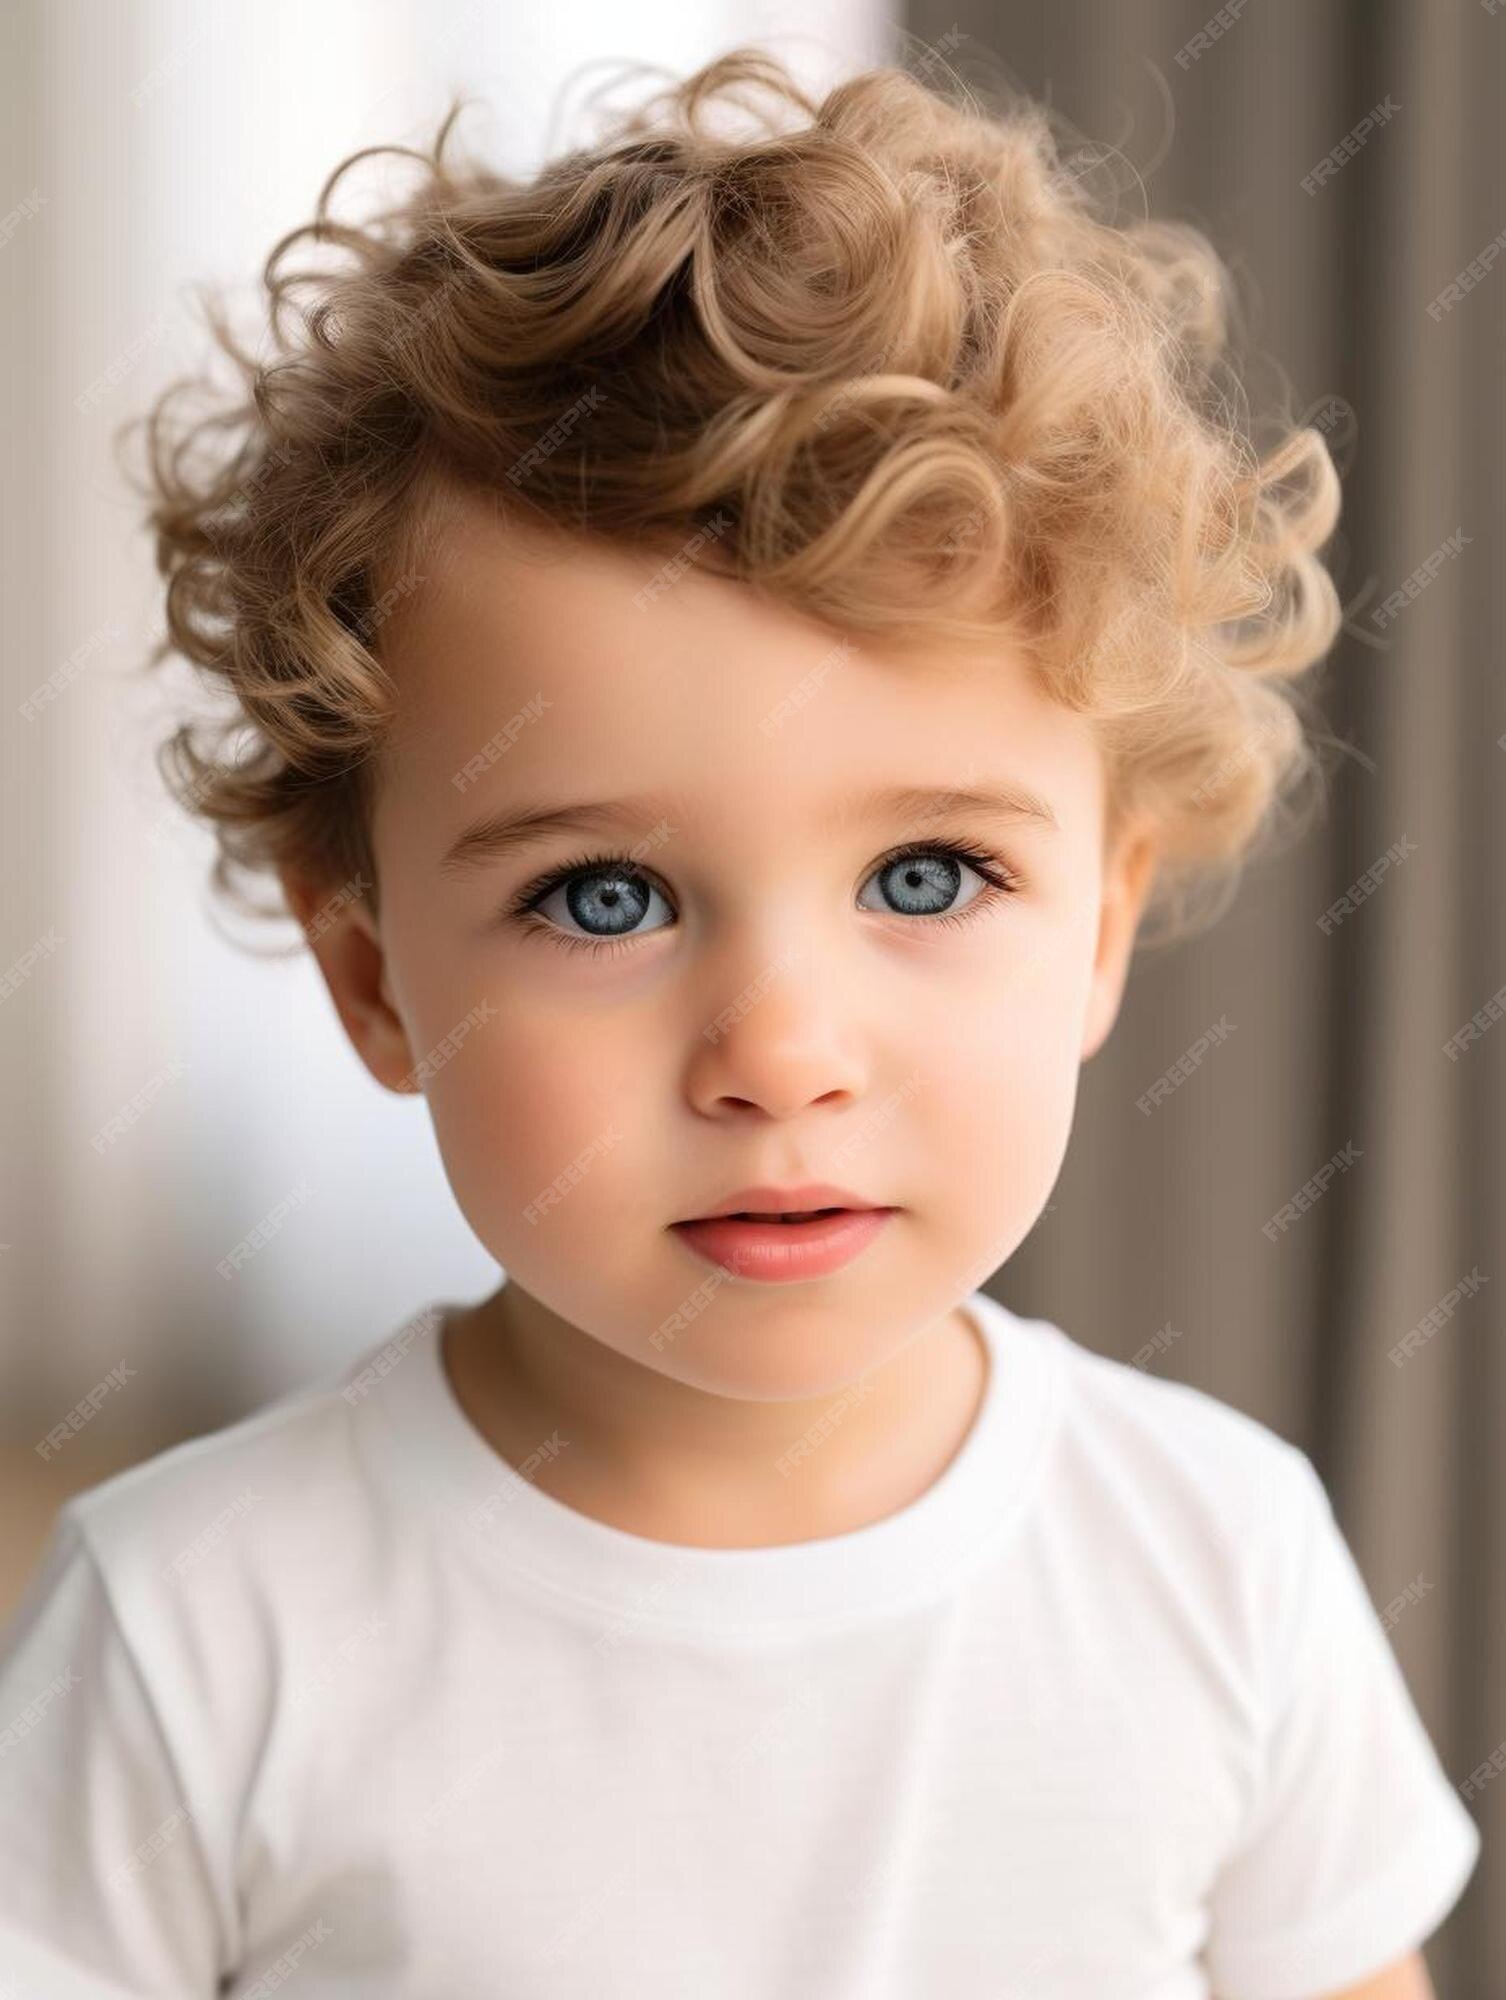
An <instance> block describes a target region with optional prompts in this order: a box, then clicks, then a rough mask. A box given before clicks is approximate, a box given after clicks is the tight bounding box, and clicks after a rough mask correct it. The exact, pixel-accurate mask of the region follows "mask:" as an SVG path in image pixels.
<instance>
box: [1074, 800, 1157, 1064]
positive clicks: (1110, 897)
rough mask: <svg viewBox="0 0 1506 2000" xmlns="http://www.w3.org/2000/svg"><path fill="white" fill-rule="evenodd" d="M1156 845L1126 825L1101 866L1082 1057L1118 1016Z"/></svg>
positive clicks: (1091, 1050) (1094, 1050)
mask: <svg viewBox="0 0 1506 2000" xmlns="http://www.w3.org/2000/svg"><path fill="white" fill-rule="evenodd" d="M1155 863H1156V847H1155V842H1154V841H1153V840H1152V838H1151V836H1150V834H1149V833H1148V832H1145V831H1135V830H1127V831H1126V832H1124V833H1123V834H1122V835H1121V836H1120V838H1119V840H1118V842H1117V843H1116V845H1115V847H1114V850H1113V852H1112V854H1111V855H1110V856H1109V859H1108V862H1107V864H1106V866H1105V869H1104V886H1103V904H1102V909H1101V912H1100V916H1099V924H1098V945H1097V949H1096V951H1095V952H1094V955H1093V982H1092V986H1091V988H1090V990H1089V994H1088V1007H1087V1013H1086V1016H1085V1017H1084V1020H1083V1039H1082V1061H1083V1062H1088V1061H1090V1060H1091V1058H1092V1057H1094V1056H1095V1055H1097V1053H1098V1051H1099V1050H1100V1049H1101V1048H1102V1047H1103V1045H1104V1043H1105V1042H1106V1041H1107V1040H1108V1038H1109V1032H1110V1030H1111V1029H1112V1028H1113V1025H1114V1023H1115V1021H1116V1020H1117V1019H1118V1018H1119V1003H1120V1001H1121V1000H1122V998H1123V997H1124V986H1125V981H1126V980H1127V979H1128V977H1129V967H1130V955H1131V953H1132V952H1133V950H1134V946H1135V933H1136V932H1137V930H1138V929H1139V926H1140V914H1141V911H1142V910H1143V909H1144V907H1145V899H1146V897H1147V895H1148V894H1149V893H1150V887H1151V883H1152V881H1153V880H1154V878H1155Z"/></svg>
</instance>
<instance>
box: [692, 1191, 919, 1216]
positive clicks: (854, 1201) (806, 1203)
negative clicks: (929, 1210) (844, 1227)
mask: <svg viewBox="0 0 1506 2000" xmlns="http://www.w3.org/2000/svg"><path fill="white" fill-rule="evenodd" d="M882 1206H883V1204H882V1203H881V1202H872V1201H869V1200H867V1199H866V1197H865V1196H863V1195H860V1194H854V1193H853V1191H852V1189H851V1188H842V1187H833V1186H832V1184H831V1182H830V1181H806V1182H805V1183H804V1184H803V1186H800V1187H787V1188H777V1187H767V1186H760V1187H745V1188H734V1189H733V1190H732V1192H731V1194H728V1195H723V1196H722V1198H721V1200H720V1201H718V1202H713V1204H712V1205H711V1207H710V1208H708V1209H705V1210H704V1211H703V1212H702V1213H701V1214H700V1215H695V1216H690V1217H688V1218H687V1219H688V1220H689V1221H691V1222H705V1221H709V1220H711V1219H713V1218H714V1217H716V1216H718V1215H734V1214H736V1213H737V1211H738V1210H739V1209H751V1210H752V1211H753V1212H754V1214H755V1215H757V1214H763V1215H781V1214H785V1213H789V1212H792V1211H794V1210H796V1209H802V1208H879V1207H882Z"/></svg>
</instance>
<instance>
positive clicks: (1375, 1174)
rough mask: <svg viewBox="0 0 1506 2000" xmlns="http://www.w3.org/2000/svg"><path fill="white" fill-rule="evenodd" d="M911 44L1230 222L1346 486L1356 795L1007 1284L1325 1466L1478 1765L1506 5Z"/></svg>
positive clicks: (1501, 1601) (1461, 1924)
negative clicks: (1023, 97)
mask: <svg viewBox="0 0 1506 2000" xmlns="http://www.w3.org/2000/svg"><path fill="white" fill-rule="evenodd" d="M901 46H902V49H903V50H905V51H908V55H907V60H908V61H909V62H910V64H911V66H912V67H913V66H915V64H916V63H917V62H919V63H921V64H922V65H925V66H927V67H931V66H934V65H936V64H939V63H941V62H942V61H944V62H945V63H946V64H947V65H949V66H950V68H951V69H952V70H954V71H955V72H956V73H957V74H958V75H959V76H960V78H961V79H962V80H963V81H964V82H966V83H968V84H969V85H970V86H971V87H972V88H973V89H974V90H975V92H976V93H977V94H978V95H979V97H980V98H982V97H984V96H985V95H986V94H987V93H988V92H989V90H990V89H992V88H993V87H994V86H995V84H996V83H997V82H999V81H1000V80H1002V81H1004V82H1005V83H1006V84H1007V83H1008V82H1010V81H1012V82H1013V83H1014V84H1015V85H1017V86H1022V87H1024V88H1025V89H1027V90H1029V91H1030V92H1032V93H1033V94H1035V95H1037V96H1040V97H1043V98H1045V99H1046V101H1047V102H1049V103H1050V104H1051V105H1052V106H1053V107H1054V108H1055V109H1056V110H1057V111H1058V112H1059V113H1060V114H1061V115H1062V116H1063V117H1064V118H1065V119H1067V120H1069V121H1070V124H1071V126H1072V127H1073V128H1075V129H1076V132H1077V133H1078V134H1079V135H1080V140H1081V142H1082V143H1088V142H1105V143H1106V144H1107V145H1109V146H1110V147H1117V148H1118V150H1119V153H1120V154H1122V156H1123V158H1122V159H1111V161H1110V163H1109V165H1108V166H1107V167H1106V168H1105V169H1103V173H1104V174H1105V175H1106V176H1108V177H1110V178H1112V179H1113V180H1114V182H1115V184H1116V185H1118V186H1119V187H1120V188H1121V189H1122V190H1123V192H1122V196H1121V199H1122V202H1123V204H1124V206H1123V211H1122V212H1123V213H1125V214H1133V213H1135V212H1136V205H1137V204H1139V203H1142V202H1143V203H1145V204H1148V206H1149V208H1150V210H1151V212H1153V213H1156V214H1161V215H1169V216H1174V217H1178V218H1180V219H1183V220H1186V221H1190V222H1194V223H1196V224H1198V225H1199V226H1201V227H1203V228H1205V229H1207V230H1208V232H1209V233H1210V234H1211V235H1212V236H1213V238H1214V240H1215V242H1216V243H1217V244H1218V245H1219V246H1220V248H1221V249H1222V250H1223V252H1224V254H1225V256H1226V257H1227V258H1228V259H1229V261H1230V262H1231V263H1232V264H1233V266H1234V268H1235V271H1236V273H1237V275H1238V278H1239V280H1240V283H1241V289H1242V294H1243V296H1244V298H1245V299H1246V301H1247V302H1248V304H1249V314H1248V327H1249V337H1250V340H1251V341H1252V342H1253V344H1254V346H1255V347H1256V349H1257V350H1258V351H1259V352H1260V353H1261V354H1263V355H1264V356H1265V357H1267V358H1266V359H1265V361H1264V362H1263V364H1262V365H1261V367H1260V368H1259V369H1258V370H1257V371H1256V373H1255V374H1254V375H1253V376H1252V377H1251V381H1250V401H1251V407H1252V411H1253V412H1254V414H1255V415H1256V416H1257V418H1258V417H1259V415H1260V414H1261V413H1262V411H1264V410H1269V409H1271V408H1272V407H1273V406H1274V407H1280V406H1282V405H1283V404H1284V405H1285V407H1286V408H1288V409H1289V411H1290V413H1291V415H1292V416H1293V417H1295V418H1305V419H1306V420H1308V421H1317V422H1319V423H1320V424H1322V425H1323V426H1324V428H1325V431H1326V434H1327V435H1329V437H1330V440H1331V443H1332V447H1333V450H1334V453H1335V457H1336V459H1337V462H1338V464H1339V467H1340V470H1341V473H1342V475H1343V480H1344V486H1345V493H1346V500H1345V510H1344V517H1343V523H1342V526H1341V530H1340V534H1339V536H1338V538H1337V540H1336V542H1335V544H1334V545H1333V547H1332V550H1331V553H1330V558H1329V559H1330V562H1331V564H1332V566H1333V567H1334V570H1335V572H1336V576H1337V580H1338V583H1339V589H1340V595H1341V597H1342V598H1343V600H1344V602H1345V605H1346V607H1347V609H1348V614H1349V615H1348V619H1347V622H1346V630H1345V635H1344V636H1343V638H1342V639H1341V640H1340V642H1339V644H1338V646H1337V648H1336V649H1335V651H1334V653H1333V655H1332V656H1331V658H1330V661H1329V663H1328V664H1327V666H1326V667H1325V669H1324V670H1323V675H1322V679H1321V681H1320V683H1319V687H1320V693H1321V694H1322V697H1323V707H1324V709H1325V712H1326V716H1327V726H1328V727H1329V729H1331V731H1332V733H1333V735H1334V737H1335V738H1337V739H1339V741H1340V742H1341V743H1342V744H1344V745H1346V746H1349V747H1348V749H1347V752H1346V753H1345V754H1343V755H1342V757H1341V759H1340V761H1338V762H1337V764H1336V768H1335V771H1334V775H1333V777H1332V779H1331V781H1330V785H1329V800H1330V804H1329V808H1328V810H1327V812H1326V813H1325V814H1324V815H1323V816H1322V817H1321V818H1320V819H1319V820H1317V821H1316V822H1315V823H1314V824H1313V826H1312V827H1311V828H1310V830H1309V831H1308V833H1307V834H1306V835H1305V836H1304V837H1303V838H1302V839H1301V841H1300V842H1299V843H1298V844H1296V845H1295V846H1290V847H1288V848H1287V850H1286V851H1285V852H1284V853H1282V854H1281V855H1280V856H1279V858H1278V859H1276V860H1274V861H1268V862H1266V863H1265V864H1264V865H1261V866H1257V867H1256V868H1255V869H1253V870H1252V871H1251V872H1249V873H1247V875H1246V877H1245V880H1244V884H1243V887H1242V889H1241V892H1240V895H1239V897H1238V899H1237V901H1236V902H1235V903H1234V904H1233V905H1232V907H1231V908H1230V910H1229V911H1228V913H1227V914H1226V915H1225V916H1224V917H1223V918H1222V919H1221V921H1220V922H1219V924H1218V925H1217V927H1216V928H1215V929H1213V930H1212V931H1210V932H1209V933H1207V934H1206V935H1205V936H1203V937H1202V938H1200V939H1198V940H1196V941H1195V942H1192V943H1189V944H1184V945H1182V946H1180V947H1177V948H1176V949H1174V950H1172V951H1170V952H1166V953H1162V952H1155V953H1151V954H1148V955H1142V956H1141V957H1140V958H1139V959H1138V960H1137V966H1136V970H1135V972H1134V975H1133V977H1132V979H1131V983H1130V987H1129V991H1128V994H1127V996H1126V1002H1125V1007H1124V1011H1123V1014H1122V1016H1121V1019H1120V1023H1119V1025H1118V1027H1117V1029H1116V1031H1115V1034H1114V1036H1113V1037H1112V1038H1111V1040H1110V1042H1109V1044H1108V1046H1107V1047H1106V1048H1105V1049H1104V1050H1103V1051H1102V1052H1101V1053H1100V1054H1099V1056H1098V1057H1097V1058H1096V1059H1095V1060H1094V1061H1093V1062H1092V1063H1090V1064H1089V1065H1088V1066H1087V1068H1086V1069H1085V1070H1084V1072H1083V1077H1082V1088H1081V1094H1080V1098H1079V1111H1078V1121H1077V1127H1076V1130H1075V1132H1074V1136H1073V1140H1072V1145H1071V1149H1070V1151H1069V1154H1068V1158H1067V1162H1066V1165H1065V1168H1064V1171H1063V1174H1062V1177H1061V1180H1060V1183H1059V1185H1058V1187H1057V1189H1056V1190H1055V1193H1054V1195H1053V1199H1052V1204H1051V1207H1050V1208H1049V1209H1048V1211H1047V1213H1046V1214H1045V1216H1044V1217H1043V1218H1042V1220H1041V1222H1040V1223H1039V1224H1038V1225H1037V1228H1036V1229H1035V1231H1034V1232H1033V1233H1032V1235H1031V1237H1030V1239H1029V1241H1028V1242H1027V1243H1026V1244H1024V1245H1023V1246H1022V1247H1021V1249H1020V1251H1019V1252H1018V1253H1017V1255H1016V1256H1015V1257H1014V1258H1013V1259H1012V1260H1011V1261H1010V1263H1009V1264H1008V1266H1006V1268H1005V1269H1004V1270H1003V1271H1001V1272H1000V1273H999V1274H998V1276H997V1277H996V1278H995V1279H994V1281H993V1282H992V1284H991V1286H990V1289H991V1290H992V1291H994V1292H996V1293H997V1295H998V1296H999V1297H1001V1298H1003V1299H1005V1300H1006V1301H1007V1302H1008V1303H1009V1304H1011V1305H1013V1306H1015V1307H1016V1308H1018V1309H1023V1310H1026V1311H1030V1312H1035V1313H1041V1314H1044V1315H1046V1316H1048V1317H1051V1318H1054V1319H1056V1320H1058V1321H1059V1322H1060V1323H1062V1324H1063V1325H1064V1326H1065V1327H1066V1328H1067V1329H1068V1331H1069V1332H1070V1333H1071V1334H1072V1335H1073V1336H1074V1338H1076V1339H1077V1340H1078V1341H1080V1342H1082V1343H1083V1344H1084V1345H1086V1346H1088V1347H1091V1348H1094V1349H1097V1350H1099V1351H1102V1352H1104V1353H1108V1354H1111V1355H1114V1356H1116V1357H1118V1358H1120V1359H1123V1360H1126V1361H1130V1362H1134V1363H1138V1364H1139V1365H1141V1366H1144V1367H1148V1368H1150V1369H1153V1370H1154V1371H1155V1372H1156V1373H1158V1374H1162V1375H1166V1376H1171V1377H1174V1378H1176V1379H1179V1380H1182V1381H1186V1382H1190V1383H1193V1384H1194V1385H1196V1386H1197V1387H1199V1388H1201V1389H1205V1390H1207V1391H1210V1392H1211V1393H1212V1394H1213V1395H1215V1396H1218V1397H1220V1398H1221V1399H1223V1400H1224V1401H1226V1402H1228V1403H1232V1404H1234V1405H1236V1406H1237V1407H1239V1408H1240V1409H1242V1410H1245V1411H1248V1412H1249V1413H1250V1414H1252V1415H1253V1416H1255V1417H1258V1418H1259V1419H1261V1420H1262V1421H1263V1422H1265V1423H1267V1424H1269V1425H1271V1426H1272V1427H1273V1428H1274V1429H1276V1430H1277V1431H1279V1432H1280V1433H1281V1434H1282V1435H1283V1436H1285V1437H1288V1438H1290V1439H1291V1440H1292V1441H1293V1442H1294V1443H1297V1444H1299V1445H1301V1446H1302V1448H1303V1449H1304V1450H1306V1451H1307V1452H1309V1453H1310V1455H1311V1456H1312V1457H1313V1459H1314V1461H1315V1463H1316V1465H1317V1467H1318V1470H1319V1471H1320V1473H1321V1474H1322V1475H1323V1477H1324V1479H1325V1481H1326V1482H1327V1484H1328V1487H1329V1491H1330V1493H1331V1494H1332V1496H1333V1499H1334V1505H1335V1511H1336V1513H1337V1515H1338V1517H1339V1520H1340V1524H1341V1526H1342V1527H1343V1529H1344V1531H1345V1533H1346V1535H1347V1537H1348V1538H1349V1541H1350V1544H1351V1546H1352V1547H1353V1549H1354V1551H1355V1555H1356V1558H1357V1560H1358V1561H1359V1563H1360V1566H1361V1568H1362V1570H1363V1572H1364V1574H1365V1577H1366V1579H1367V1582H1368V1584H1369V1586H1370V1589H1371V1593H1372V1596H1373V1598H1374V1600H1375V1603H1376V1606H1377V1609H1378V1610H1380V1611H1381V1612H1382V1614H1383V1616H1384V1617H1385V1618H1386V1620H1387V1626H1388V1631H1389V1636H1390V1638H1391V1642H1392V1644H1393V1646H1394V1648H1395V1651H1396V1654H1397V1657H1398V1660H1399V1661H1400V1663H1401V1666H1402V1669H1403V1672H1404V1673H1405V1675H1406V1678H1407V1681H1408V1683H1409V1685H1410V1687H1411V1689H1412V1692H1413V1696H1414V1699H1415V1700H1416V1702H1417V1704H1418V1707H1419V1710H1420V1711H1421V1713H1422V1716H1423V1719H1424V1721H1425V1722H1426V1723H1427V1725H1428V1728H1429V1731H1430V1733H1431V1734H1432V1737H1433V1740H1434V1742H1435V1744H1436V1745H1437V1747H1438V1750H1439V1754H1440V1756H1441V1758H1442V1760H1443V1763H1444V1765H1445V1767H1446V1769H1447V1770H1448V1772H1449V1774H1450V1776H1451V1777H1452V1778H1453V1779H1454V1781H1455V1783H1456V1784H1460V1785H1464V1784H1465V1783H1466V1782H1467V1781H1468V1780H1469V1779H1470V1775H1471V1773H1472V1772H1476V1771H1478V1770H1479V1767H1481V1766H1482V1765H1486V1764H1487V1763H1488V1760H1489V1759H1490V1758H1491V1756H1492V1754H1493V1753H1495V1754H1496V1755H1497V1756H1498V1758H1499V1757H1500V1756H1501V1755H1502V1748H1503V1744H1506V1582H1503V1577H1502V1570H1501V1554H1500V1549H1501V1542H1500V1534H1499V1527H1500V1524H1501V1521H1502V1517H1503V1511H1506V1468H1503V1453H1502V1440H1503V1436H1506V1365H1503V1356H1502V1349H1501V1335H1502V1331H1503V1304H1502V1302H1503V1297H1506V1271H1503V1268H1502V1262H1501V1250H1502V1244H1503V1223H1506V1208H1503V1200H1502V1166H1501V1156H1502V1134H1503V1130H1506V1027H1501V1028H1499V1031H1497V1016H1498V1015H1499V1014H1500V1013H1501V1010H1502V1005H1503V1001H1506V992H1503V988H1506V910H1503V908H1502V903H1501V897H1500V887H1501V879H1502V867H1501V864H1502V860H1503V858H1506V830H1503V817H1506V806H1503V799H1506V747H1503V746H1506V676H1503V674H1502V670H1501V664H1500V662H1501V652H1502V648H1501V637H1502V625H1503V619H1506V576H1503V567H1502V564H1501V561H1500V558H1499V555H1498V553H1497V551H1498V548H1499V544H1500V539H1501V532H1502V529H1503V526H1506V520H1503V495H1502V477H1501V468H1502V457H1503V451H1502V447H1503V442H1506V437H1503V421H1502V419H1503V412H1506V383H1503V379H1502V372H1501V360H1502V355H1503V353H1506V138H1503V119H1502V115H1501V112H1502V105H1503V102H1506V5H1501V4H1500V0H1496V4H1495V8H1494V11H1492V0H1483V4H1475V0H1427V3H1426V4H1419V0H1410V4H1407V0H1364V4H1362V0H1307V4H1304V5H1301V6H1298V5H1294V4H1289V3H1288V4H1283V3H1282V0H1248V4H1246V5H1244V6H1241V5H1240V0H1229V4H1227V5H1225V6H1224V7H1223V8H1222V9H1220V10H1219V11H1218V12H1216V13H1215V12H1213V11H1212V10H1211V9H1208V8H1206V7H1205V6H1204V4H1202V0H1194V4H1190V5H1182V4H1176V0H1119V4H1117V5H1115V6H1113V7H1106V6H1102V5H1093V4H1089V0H1008V4H1005V5H999V4H992V5H981V4H979V0H936V4H931V0H912V4H911V6H910V8H909V10H908V13H907V15H906V18H905V22H904V33H903V37H902V44H901ZM1367 119H1368V121H1369V122H1368V124H1367V123H1366V121H1367ZM1325 162H1326V164H1324V163H1325ZM1132 169H1133V170H1134V171H1132ZM1137 173H1138V175H1139V176H1140V177H1142V178H1143V192H1142V189H1141V187H1140V185H1139V184H1138V182H1137V178H1136V175H1137ZM1272 358H1273V359H1272ZM1346 893H1347V895H1348V897H1349V901H1348V904H1347V905H1344V904H1342V903H1341V902H1340V899H1341V898H1342V897H1344V896H1345V895H1346ZM1336 906H1337V907H1336ZM1162 1079H1167V1080H1168V1081H1169V1083H1170V1086H1171V1087H1169V1088H1168V1087H1166V1085H1165V1084H1163V1086H1162V1088H1161V1089H1160V1090H1156V1088H1155V1086H1156V1085H1157V1083H1158V1081H1159V1080H1162ZM1325 1169H1326V1170H1327V1171H1325ZM1319 1188H1321V1192H1319V1191H1318V1190H1319ZM1303 1189H1308V1190H1309V1192H1308V1194H1306V1195H1302V1194H1299V1190H1303ZM1288 1205H1290V1206H1288ZM1284 1211H1285V1214H1284V1216H1283V1212H1284ZM1465 1797H1466V1799H1467V1802H1468V1805H1469V1810H1470V1811H1471V1813H1472V1814H1473V1815H1474V1816H1475V1818H1476V1820H1477V1823H1478V1824H1479V1825H1480V1828H1481V1831H1482V1834H1483V1836H1484V1843H1485V1844H1484V1850H1483V1853H1482V1857H1481V1861H1480V1864H1479V1866H1478V1868H1477V1870H1476V1873H1475V1875H1474V1878H1473V1879H1472V1881H1471V1883H1470V1885H1469V1887H1468V1888H1467V1890H1466V1891H1465V1894H1464V1896H1463V1898H1462V1899H1461V1901H1460V1903H1459V1904H1458V1906H1457V1907H1456V1909H1455V1911H1454V1913H1453V1914H1452V1915H1451V1916H1450V1917H1449V1918H1448V1919H1447V1920H1446V1922H1445V1923H1444V1925H1443V1926H1442V1928H1441V1929H1440V1930H1439V1931H1438V1932H1437V1933H1436V1934H1435V1936H1434V1938H1433V1940H1432V1941H1431V1942H1430V1943H1429V1945H1428V1947H1427V1957H1428V1960H1429V1964H1430V1967H1431V1969H1432V1972H1433V1977H1434V1980H1435V1983H1436V1985H1437V1988H1438V1992H1439V1994H1440V1996H1450V2000H1466V1996H1478V2000H1485V1996H1486V1995H1494V1994H1501V1993H1506V1893H1503V1891H1506V1874H1503V1864H1502V1856H1503V1855H1506V1778H1502V1779H1501V1780H1500V1781H1499V1782H1496V1781H1493V1779H1492V1778H1491V1777H1490V1775H1489V1774H1487V1775H1486V1777H1485V1779H1484V1782H1478V1781H1477V1782H1476V1783H1475V1784H1473V1785H1471V1786H1470V1788H1469V1790H1468V1791H1467V1792H1466V1793H1465Z"/></svg>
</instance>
